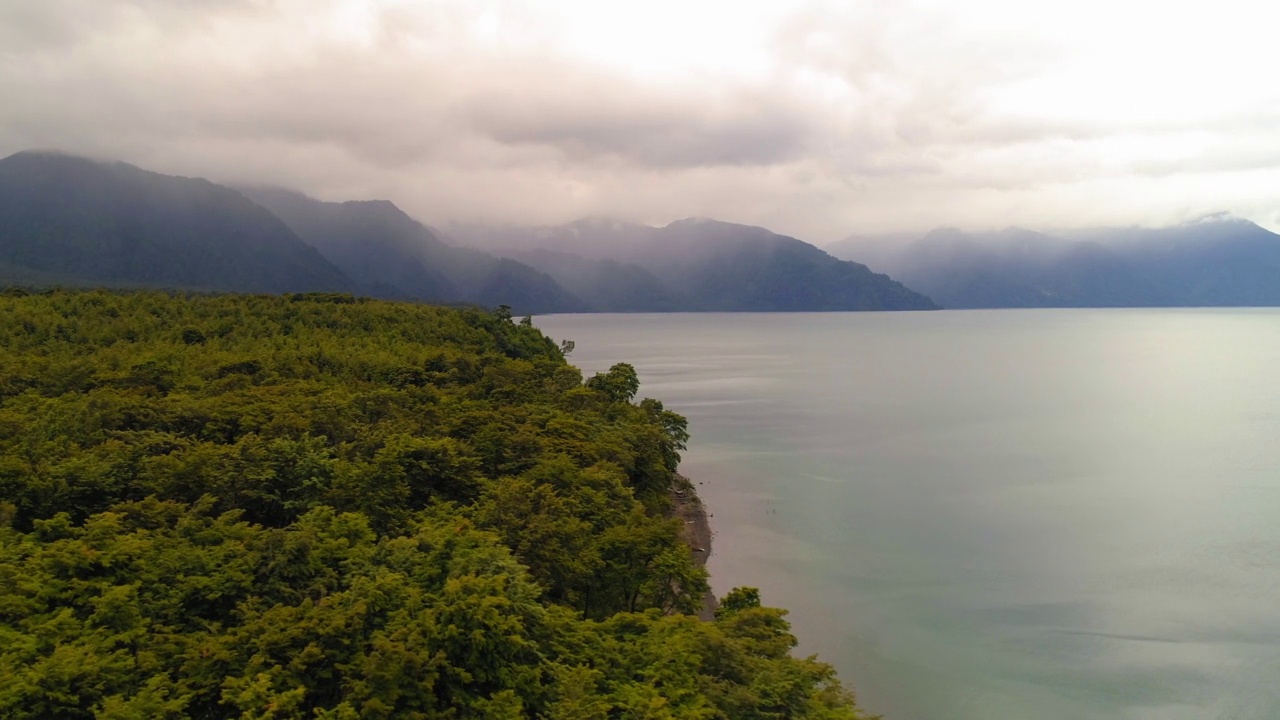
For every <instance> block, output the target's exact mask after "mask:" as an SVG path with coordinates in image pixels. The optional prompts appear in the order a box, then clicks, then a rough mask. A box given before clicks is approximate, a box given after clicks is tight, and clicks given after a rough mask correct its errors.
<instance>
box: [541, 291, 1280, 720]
mask: <svg viewBox="0 0 1280 720" xmlns="http://www.w3.org/2000/svg"><path fill="white" fill-rule="evenodd" d="M535 324H536V325H537V326H538V327H540V328H541V329H543V330H544V331H545V332H546V333H547V334H548V335H550V336H551V337H553V338H556V339H557V340H560V339H571V340H573V341H575V343H576V345H577V347H576V349H575V350H574V351H573V353H572V354H571V356H570V360H571V361H572V362H573V363H574V364H576V365H578V366H579V367H581V368H583V370H584V372H586V373H587V374H588V375H589V374H590V373H593V372H597V371H600V370H604V369H607V368H608V367H609V365H611V364H613V363H615V362H630V363H632V364H633V365H635V367H636V369H637V370H638V371H639V374H640V379H641V382H642V385H641V389H640V394H641V396H645V397H655V398H658V399H661V400H663V401H664V402H665V403H666V405H667V407H668V408H669V409H672V410H675V411H677V412H680V413H682V414H684V415H686V416H687V417H688V418H689V425H690V431H691V433H692V435H693V439H692V441H691V442H690V446H689V450H688V452H687V453H685V460H684V463H683V464H682V471H683V472H684V473H685V474H686V475H689V476H690V477H691V478H693V479H694V481H695V482H697V483H698V491H699V493H700V494H701V495H702V497H703V499H704V500H705V502H706V503H707V506H708V509H709V510H710V512H711V513H712V519H711V522H712V528H713V530H714V531H715V534H716V535H715V541H714V545H713V553H712V557H711V561H710V564H709V568H710V570H711V573H712V585H713V587H714V588H715V590H716V592H717V593H718V594H723V593H724V592H725V591H726V590H728V589H730V588H731V587H734V586H736V585H753V586H757V587H759V588H760V589H761V593H762V597H763V599H764V601H765V603H766V604H769V605H777V606H781V607H786V608H788V609H789V610H790V611H791V616H790V618H791V621H792V624H793V628H794V630H795V632H796V634H797V635H798V636H799V638H800V643H801V645H800V648H799V652H800V653H802V654H809V653H817V654H818V655H819V656H820V657H821V659H823V660H825V661H827V662H830V663H832V664H834V665H835V666H836V668H837V669H838V670H839V672H840V674H841V676H842V677H843V678H844V679H845V681H846V682H848V683H850V684H852V685H853V687H854V689H855V690H856V691H857V693H858V697H859V701H860V703H861V704H862V705H863V706H865V707H866V708H867V709H869V710H871V711H873V712H878V713H884V714H885V715H886V719H887V720H968V719H973V720H979V719H981V720H1005V719H1012V720H1020V719H1022V718H1027V719H1031V720H1057V719H1059V718H1061V719H1062V720H1068V719H1069V720H1082V719H1085V718H1090V719H1091V718H1125V719H1129V718H1133V719H1142V720H1145V719H1148V718H1151V719H1155V718H1159V719H1160V720H1180V719H1182V718H1188V719H1191V718H1195V719H1196V720H1203V719H1204V718H1224V719H1225V718H1231V719H1232V720H1251V719H1253V718H1258V719H1261V718H1268V719H1272V718H1276V717H1280V310H1272V309H1266V310H1235V309H1231V310H1218V309H1213V310H1198V309H1197V310H1182V309H1176V310H1163V309H1162V310H1008V311H1005V310H999V311H946V312H934V313H813V314H807V313H806V314H671V315H559V316H544V317H539V318H536V319H535Z"/></svg>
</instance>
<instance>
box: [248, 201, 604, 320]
mask: <svg viewBox="0 0 1280 720" xmlns="http://www.w3.org/2000/svg"><path fill="white" fill-rule="evenodd" d="M241 192H243V193H244V194H245V195H246V196H247V197H249V198H250V199H251V200H253V201H254V202H256V203H258V204H260V205H262V206H263V207H265V208H267V209H268V210H270V211H272V212H273V213H275V214H276V215H277V216H279V217H280V218H281V219H282V220H284V222H285V223H286V224H287V225H288V226H289V227H290V228H291V229H292V230H293V231H294V232H296V233H297V234H298V235H299V236H300V237H301V238H302V239H303V240H305V241H307V242H309V243H311V244H312V245H314V246H315V247H316V248H317V249H319V250H320V252H321V253H322V254H323V255H324V256H325V257H326V258H328V259H329V260H330V261H331V262H333V263H334V264H335V265H337V266H338V267H339V268H341V269H342V271H343V272H345V273H346V274H347V275H348V276H349V277H351V278H352V279H353V280H355V281H356V282H357V283H359V285H360V287H361V288H362V289H363V291H364V292H367V293H369V294H372V295H374V296H378V297H390V298H403V299H418V300H428V301H435V302H451V303H459V302H461V303H473V304H476V305H483V306H486V307H497V306H498V305H509V306H511V307H513V308H516V309H517V310H519V311H520V312H537V313H545V312H575V311H581V310H585V309H587V306H586V305H585V304H584V303H583V302H582V301H581V300H579V299H578V298H576V297H574V296H573V295H572V294H570V293H569V292H567V291H566V290H565V289H564V288H563V287H561V286H560V285H559V284H557V283H556V281H555V280H553V279H552V278H551V277H550V276H549V275H547V274H545V273H543V272H539V271H537V270H534V269H533V268H531V267H529V266H528V265H525V264H522V263H520V262H517V261H515V260H512V259H509V258H500V257H495V256H494V255H491V254H489V253H486V252H482V251H480V250H475V249H471V248H461V247H453V246H451V245H448V244H446V243H445V242H443V241H442V240H441V239H440V238H438V237H437V236H436V234H435V233H434V232H432V231H431V229H430V228H428V227H426V226H425V225H423V224H422V223H420V222H418V221H417V220H414V219H413V218H411V217H409V216H408V215H406V214H405V213H404V212H403V211H401V210H400V208H398V207H396V206H395V205H394V204H393V203H390V202H387V201H383V200H374V201H353V202H343V203H334V202H322V201H320V200H316V199H314V198H310V197H307V196H306V195H303V194H301V193H297V192H293V191H290V190H282V189H278V188H245V189H242V190H241Z"/></svg>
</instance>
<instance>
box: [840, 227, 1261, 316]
mask: <svg viewBox="0 0 1280 720" xmlns="http://www.w3.org/2000/svg"><path fill="white" fill-rule="evenodd" d="M829 249H830V251H831V252H832V253H833V254H835V255H837V256H840V257H849V258H855V257H856V258H858V259H860V260H863V261H865V262H867V263H868V264H870V265H871V266H872V267H875V268H877V269H879V270H883V271H885V272H888V273H891V274H893V276H894V277H897V278H900V279H901V280H902V281H903V282H905V283H907V284H909V285H911V286H912V287H915V288H918V289H920V290H921V291H923V292H926V293H928V294H929V296H930V297H932V298H934V299H935V300H937V301H938V302H940V303H942V305H943V306H944V307H948V308H1001V307H1152V306H1248V305H1280V236H1277V235H1276V234H1274V233H1272V232H1270V231H1268V230H1266V229H1264V228H1261V227H1259V226H1257V225H1255V224H1253V223H1251V222H1249V221H1247V220H1242V219H1240V218H1235V217H1232V216H1230V215H1226V214H1217V215H1210V216H1207V217H1204V218H1200V219H1198V220H1194V221H1191V222H1186V223H1181V224H1179V225H1173V226H1170V227H1164V228H1103V229H1095V230H1085V231H1073V232H1070V233H1064V234H1062V235H1061V236H1051V235H1046V234H1043V233H1037V232H1032V231H1029V230H1023V229H1020V228H1008V229H1006V230H1002V231H999V232H994V233H965V232H961V231H959V230H949V229H942V230H935V231H933V232H930V233H929V234H927V235H925V236H924V237H923V238H919V239H917V240H914V241H913V240H903V239H901V238H895V239H892V240H887V241H879V242H878V241H875V240H874V239H868V238H854V239H850V240H846V241H843V242H840V243H836V244H834V245H832V246H831V247H830V248H829Z"/></svg>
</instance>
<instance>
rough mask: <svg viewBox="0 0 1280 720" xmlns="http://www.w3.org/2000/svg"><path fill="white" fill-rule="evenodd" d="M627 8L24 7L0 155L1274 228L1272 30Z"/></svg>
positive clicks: (942, 12)
mask: <svg viewBox="0 0 1280 720" xmlns="http://www.w3.org/2000/svg"><path fill="white" fill-rule="evenodd" d="M1135 1H1136V0H1135ZM608 5H611V4H597V3H589V2H585V0H581V1H578V0H572V1H571V0H565V1H564V2H532V1H530V2H524V1H522V0H508V1H506V2H500V1H498V0H471V1H464V0H437V1H436V2H429V3H418V2H405V1H403V0H309V1H304V0H134V1H132V2H120V1H116V0H43V1H42V2H39V3H6V4H3V5H0V96H2V97H5V98H14V99H16V101H13V102H6V103H4V104H3V105H0V152H3V153H5V154H7V153H8V152H14V151H17V150H21V149H26V148H31V147H41V148H62V149H66V150H68V151H72V152H81V153H86V154H91V155H95V156H98V157H113V158H121V159H125V160H128V161H131V162H134V163H137V164H140V165H143V166H146V167H151V168H154V169H157V170H161V171H165V172H176V173H181V174H188V175H202V176H209V177H213V178H215V179H221V180H225V181H229V182H272V183H280V184H285V185H289V186H293V187H297V188H299V189H302V190H304V191H307V192H311V193H313V194H317V195H320V196H323V197H330V198H335V199H337V198H347V197H388V198H390V199H393V200H395V201H396V202H397V203H399V204H400V205H402V206H403V207H405V208H406V209H407V210H409V211H410V212H413V213H414V214H416V215H418V216H419V217H421V218H422V219H423V220H425V221H427V222H430V223H435V224H445V223H447V222H449V221H451V220H459V221H474V220H486V219H487V220H495V221H514V222H558V221H564V220H569V219H572V218H574V217H577V216H580V215H587V214H607V215H615V216H620V217H624V218H628V219H634V220H642V221H651V222H667V221H669V220H672V219H675V218H678V217H682V216H686V215H700V216H715V217H721V218H724V219H727V220H734V221H740V222H748V223H752V224H762V225H766V226H770V227H774V228H775V229H778V230H780V231H783V232H787V233H789V234H793V235H796V236H799V237H804V238H806V239H814V240H823V239H833V238H836V237H840V236H842V235H844V234H848V233H850V232H855V231H866V232H873V231H883V230H894V229H922V228H927V227H930V226H933V225H938V224H954V225H970V224H976V225H982V226H1003V225H1008V224H1014V223H1017V224H1023V225H1032V226H1034V225H1037V224H1041V225H1055V226H1062V225H1070V224H1094V223H1097V222H1100V221H1107V220H1119V221H1122V222H1147V221H1151V222H1159V221H1162V220H1166V219H1174V218H1176V217H1179V216H1180V215H1181V214H1185V213H1187V212H1194V211H1205V212H1207V211H1211V210H1217V209H1229V210H1233V211H1235V212H1237V213H1241V214H1245V215H1251V216H1253V217H1255V218H1256V219H1260V220H1262V221H1264V222H1267V221H1269V220H1272V219H1273V218H1274V217H1275V216H1276V215H1275V206H1276V197H1275V195H1274V194H1271V193H1270V192H1269V191H1267V190H1266V189H1265V188H1266V185H1265V184H1264V182H1266V183H1269V182H1271V181H1272V180H1274V175H1276V174H1277V173H1280V170H1277V168H1280V160H1276V158H1280V133H1277V132H1276V129H1277V124H1276V118H1277V114H1276V113H1277V109H1280V94H1278V93H1277V91H1276V90H1274V89H1273V84H1272V83H1270V82H1269V80H1268V79H1267V78H1265V77H1264V75H1263V71H1262V70H1261V69H1260V67H1261V66H1255V65H1253V64H1252V63H1255V62H1261V61H1262V58H1261V57H1259V56H1257V52H1261V51H1256V52H1255V51H1254V50H1251V49H1249V48H1250V46H1251V45H1250V43H1251V42H1254V41H1260V40H1262V38H1261V37H1260V36H1259V37H1254V36H1256V35H1257V34H1258V33H1259V32H1262V29H1259V28H1265V27H1269V25H1267V24H1266V23H1264V22H1257V20H1259V18H1253V20H1255V22H1250V23H1243V22H1242V23H1241V24H1239V25H1237V26H1232V28H1233V29H1232V32H1233V33H1235V34H1234V35H1233V36H1232V37H1227V28H1226V27H1225V26H1219V25H1218V24H1215V23H1214V22H1206V21H1205V20H1204V19H1203V18H1199V19H1198V18H1197V17H1195V16H1193V15H1188V14H1186V13H1185V12H1183V11H1179V10H1177V9H1174V10H1166V11H1162V12H1163V15H1162V17H1164V18H1165V20H1166V21H1167V22H1168V23H1169V24H1170V27H1174V28H1180V29H1182V30H1186V31H1190V30H1192V29H1196V30H1199V31H1200V36H1199V38H1198V40H1199V43H1200V44H1199V45H1197V47H1204V48H1206V52H1204V53H1201V54H1200V55H1198V56H1196V57H1194V58H1192V60H1194V61H1195V62H1191V61H1187V60H1185V59H1183V58H1181V56H1180V55H1179V54H1178V52H1177V51H1178V49H1179V47H1180V46H1179V44H1178V42H1182V43H1183V44H1185V43H1186V39H1185V38H1182V39H1177V38H1175V39H1170V38H1168V37H1164V36H1162V35H1151V34H1150V33H1151V31H1150V28H1146V27H1145V26H1143V25H1142V24H1141V20H1142V18H1143V17H1146V16H1145V15H1144V14H1143V12H1144V10H1143V8H1145V7H1146V6H1145V5H1142V3H1137V5H1140V6H1141V7H1137V6H1134V7H1130V5H1131V3H1126V1H1125V0H1116V1H1114V2H1112V1H1108V2H1103V1H1102V0H1083V1H1082V2H1078V3H1073V4H1072V5H1070V6H1067V5H1062V6H1056V5H1055V6H1046V5H1044V4H1035V5H1036V7H1034V8H1030V7H1026V5H1027V4H1026V3H1013V2H1002V1H1001V0H971V1H970V2H966V3H963V4H961V3H948V2H946V1H945V0H932V1H925V0H869V1H867V2H858V3H852V2H841V1H839V0H815V1H814V2H808V3H804V4H800V5H788V6H781V5H779V6H769V5H765V4H761V5H755V4H741V3H728V2H719V0H708V1H707V2H705V3H699V4H695V5H690V4H688V3H684V2H675V0H654V2H652V3H649V4H646V5H645V6H643V7H641V6H635V7H631V6H626V7H622V6H617V7H615V8H613V9H610V8H609V7H607V6H608ZM780 7H784V9H779V8H780ZM1246 7H1247V6H1246V4H1244V3H1243V0H1239V2H1237V0H1224V2H1223V7H1221V8H1219V11H1221V14H1222V15H1223V16H1225V17H1228V18H1234V19H1235V20H1237V21H1243V20H1245V19H1246V18H1243V17H1242V16H1241V13H1244V12H1245V10H1244V9H1243V8H1246ZM1147 9H1150V8H1147ZM1237 27H1239V28H1243V29H1239V30H1238V31H1237V30H1236V29H1235V28H1237ZM1139 30H1141V31H1143V32H1146V33H1147V35H1142V34H1138V32H1137V31H1139ZM1126 33H1129V34H1127V35H1126ZM1215 33H1216V34H1215ZM1264 34H1265V33H1264ZM1174 40H1178V42H1175V41H1174ZM1126 43H1127V47H1126V46H1125V45H1126ZM1267 46H1268V45H1267V44H1266V43H1262V42H1259V47H1263V48H1265V47H1267ZM1209 49H1212V50H1214V51H1215V52H1216V53H1217V54H1210V53H1208V52H1207V51H1208V50H1209ZM1123 51H1128V52H1129V53H1130V54H1133V55H1134V56H1135V57H1141V58H1144V59H1142V60H1141V61H1136V60H1135V61H1133V62H1128V61H1125V60H1124V59H1123V58H1124V57H1126V56H1125V55H1124V52H1123ZM1182 54H1184V55H1185V54H1187V53H1185V52H1184V53H1182ZM1263 54H1265V53H1263ZM1219 56H1221V57H1222V58H1225V60H1224V61H1223V63H1218V64H1216V65H1215V64H1213V63H1214V62H1215V61H1214V58H1215V57H1219ZM1161 62H1164V63H1165V64H1166V65H1167V66H1168V67H1169V68H1170V73H1181V76H1180V77H1171V76H1170V75H1169V74H1167V73H1162V72H1161V71H1160V68H1161V67H1164V66H1162V65H1161V64H1160V63H1161ZM1196 62H1199V63H1200V64H1201V65H1210V66H1212V67H1214V68H1215V69H1216V70H1217V71H1218V75H1217V76H1215V75H1213V74H1206V73H1205V72H1203V71H1202V70H1201V69H1200V68H1199V65H1197V64H1196ZM1108 63H1110V65H1108ZM1138 100H1141V101H1142V102H1141V103H1139V102H1138ZM1206 105H1209V106H1211V107H1208V108H1206V107H1205V106H1206ZM1272 186H1274V185H1272Z"/></svg>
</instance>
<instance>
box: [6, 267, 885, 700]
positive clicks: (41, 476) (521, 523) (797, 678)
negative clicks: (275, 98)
mask: <svg viewBox="0 0 1280 720" xmlns="http://www.w3.org/2000/svg"><path fill="white" fill-rule="evenodd" d="M638 391H639V378H638V377H637V375H636V372H635V370H634V369H633V368H632V367H631V366H629V365H626V364H619V365H615V366H614V367H613V368H611V369H610V370H609V371H608V372H605V373H601V374H598V375H595V376H593V377H591V378H587V379H585V380H584V378H583V376H582V373H581V372H580V371H579V370H578V369H576V368H574V367H572V366H571V365H570V364H569V363H568V362H567V360H566V358H565V348H562V347H560V346H557V345H556V344H555V343H554V342H552V341H551V340H550V339H548V338H547V337H545V336H544V335H542V333H540V332H539V331H538V330H537V329H536V328H534V327H533V326H532V323H531V322H530V321H529V319H528V318H526V319H524V320H515V319H513V318H512V317H511V316H510V313H509V312H506V311H505V310H504V309H499V310H498V311H491V310H484V309H478V308H461V309H459V308H442V307H435V306H427V305H418V304H410V303H395V302H386V301H378V300H369V299H362V298H356V297H352V296H350V295H343V294H315V293H311V294H295V295H275V296H269V295H200V294H182V293H162V292H109V291H64V290H50V291H44V292H40V293H38V294H37V293H28V292H25V291H22V290H12V289H11V290H8V291H5V292H4V294H3V296H0V678H2V679H3V682H0V716H3V717H6V718H50V717H59V718H113V719H125V718H130V719H132V718H139V719H140V718H231V717H238V718H257V719H264V720H265V719H268V718H272V719H274V718H328V719H337V718H343V719H348V718H424V719H425V718H542V719H546V720H580V719H581V720H585V719H587V718H619V719H623V718H636V719H640V718H646V719H650V718H651V719H655V720H657V719H662V718H681V719H685V718H687V719H690V720H692V719H695V718H696V719H712V718H725V719H729V718H732V719H734V720H737V719H740V718H741V719H748V720H750V719H756V718H758V719H762V720H763V719H765V718H815V719H819V718H820V719H837V718H862V717H864V715H863V714H862V713H861V712H860V711H859V710H858V709H857V708H856V706H855V704H854V699H853V696H852V694H851V693H850V692H849V691H848V690H846V689H845V688H844V687H843V686H842V685H841V684H840V682H839V680H838V679H837V678H836V677H835V674H834V672H833V670H832V668H831V667H829V666H828V665H825V664H823V663H821V662H818V661H817V660H815V659H813V658H807V659H801V658H795V657H792V656H791V655H790V651H791V650H792V648H793V647H794V646H795V642H796V641H795V638H794V637H793V636H792V635H791V633H790V630H789V626H788V624H787V622H786V620H785V618H784V616H785V612H784V611H782V610H777V609H772V608H767V607H762V606H761V605H760V602H759V599H758V594H757V593H756V592H755V591H754V590H752V589H750V588H740V589H737V590H734V591H732V592H730V593H728V594H727V595H726V596H725V597H724V598H722V599H721V603H720V607H719V609H718V610H717V612H716V617H715V619H714V621H710V622H704V621H700V620H699V619H697V617H696V613H697V611H698V610H699V608H700V607H701V605H702V598H703V596H704V595H705V593H706V592H707V589H708V585H707V577H706V572H705V570H703V568H702V567H701V566H700V565H699V564H698V563H697V562H696V561H695V558H694V555H693V553H692V551H691V549H690V547H689V546H688V544H687V543H685V542H684V541H683V539H682V532H681V528H682V523H681V522H680V521H679V520H677V519H674V518H673V517H672V512H673V503H674V501H675V498H676V497H679V496H683V495H691V494H692V492H693V489H692V488H691V487H690V486H689V483H688V481H687V480H685V479H684V478H682V477H681V476H680V475H679V474H678V473H677V464H678V462H679V459H680V455H679V453H680V451H681V450H683V449H684V445H685V442H686V441H687V440H688V437H689V436H688V432H687V428H686V423H685V420H684V418H683V417H681V416H680V415H678V414H676V413H674V412H671V411H669V410H667V409H665V408H664V407H663V404H662V403H661V402H659V401H657V400H652V399H641V400H637V393H638Z"/></svg>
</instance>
